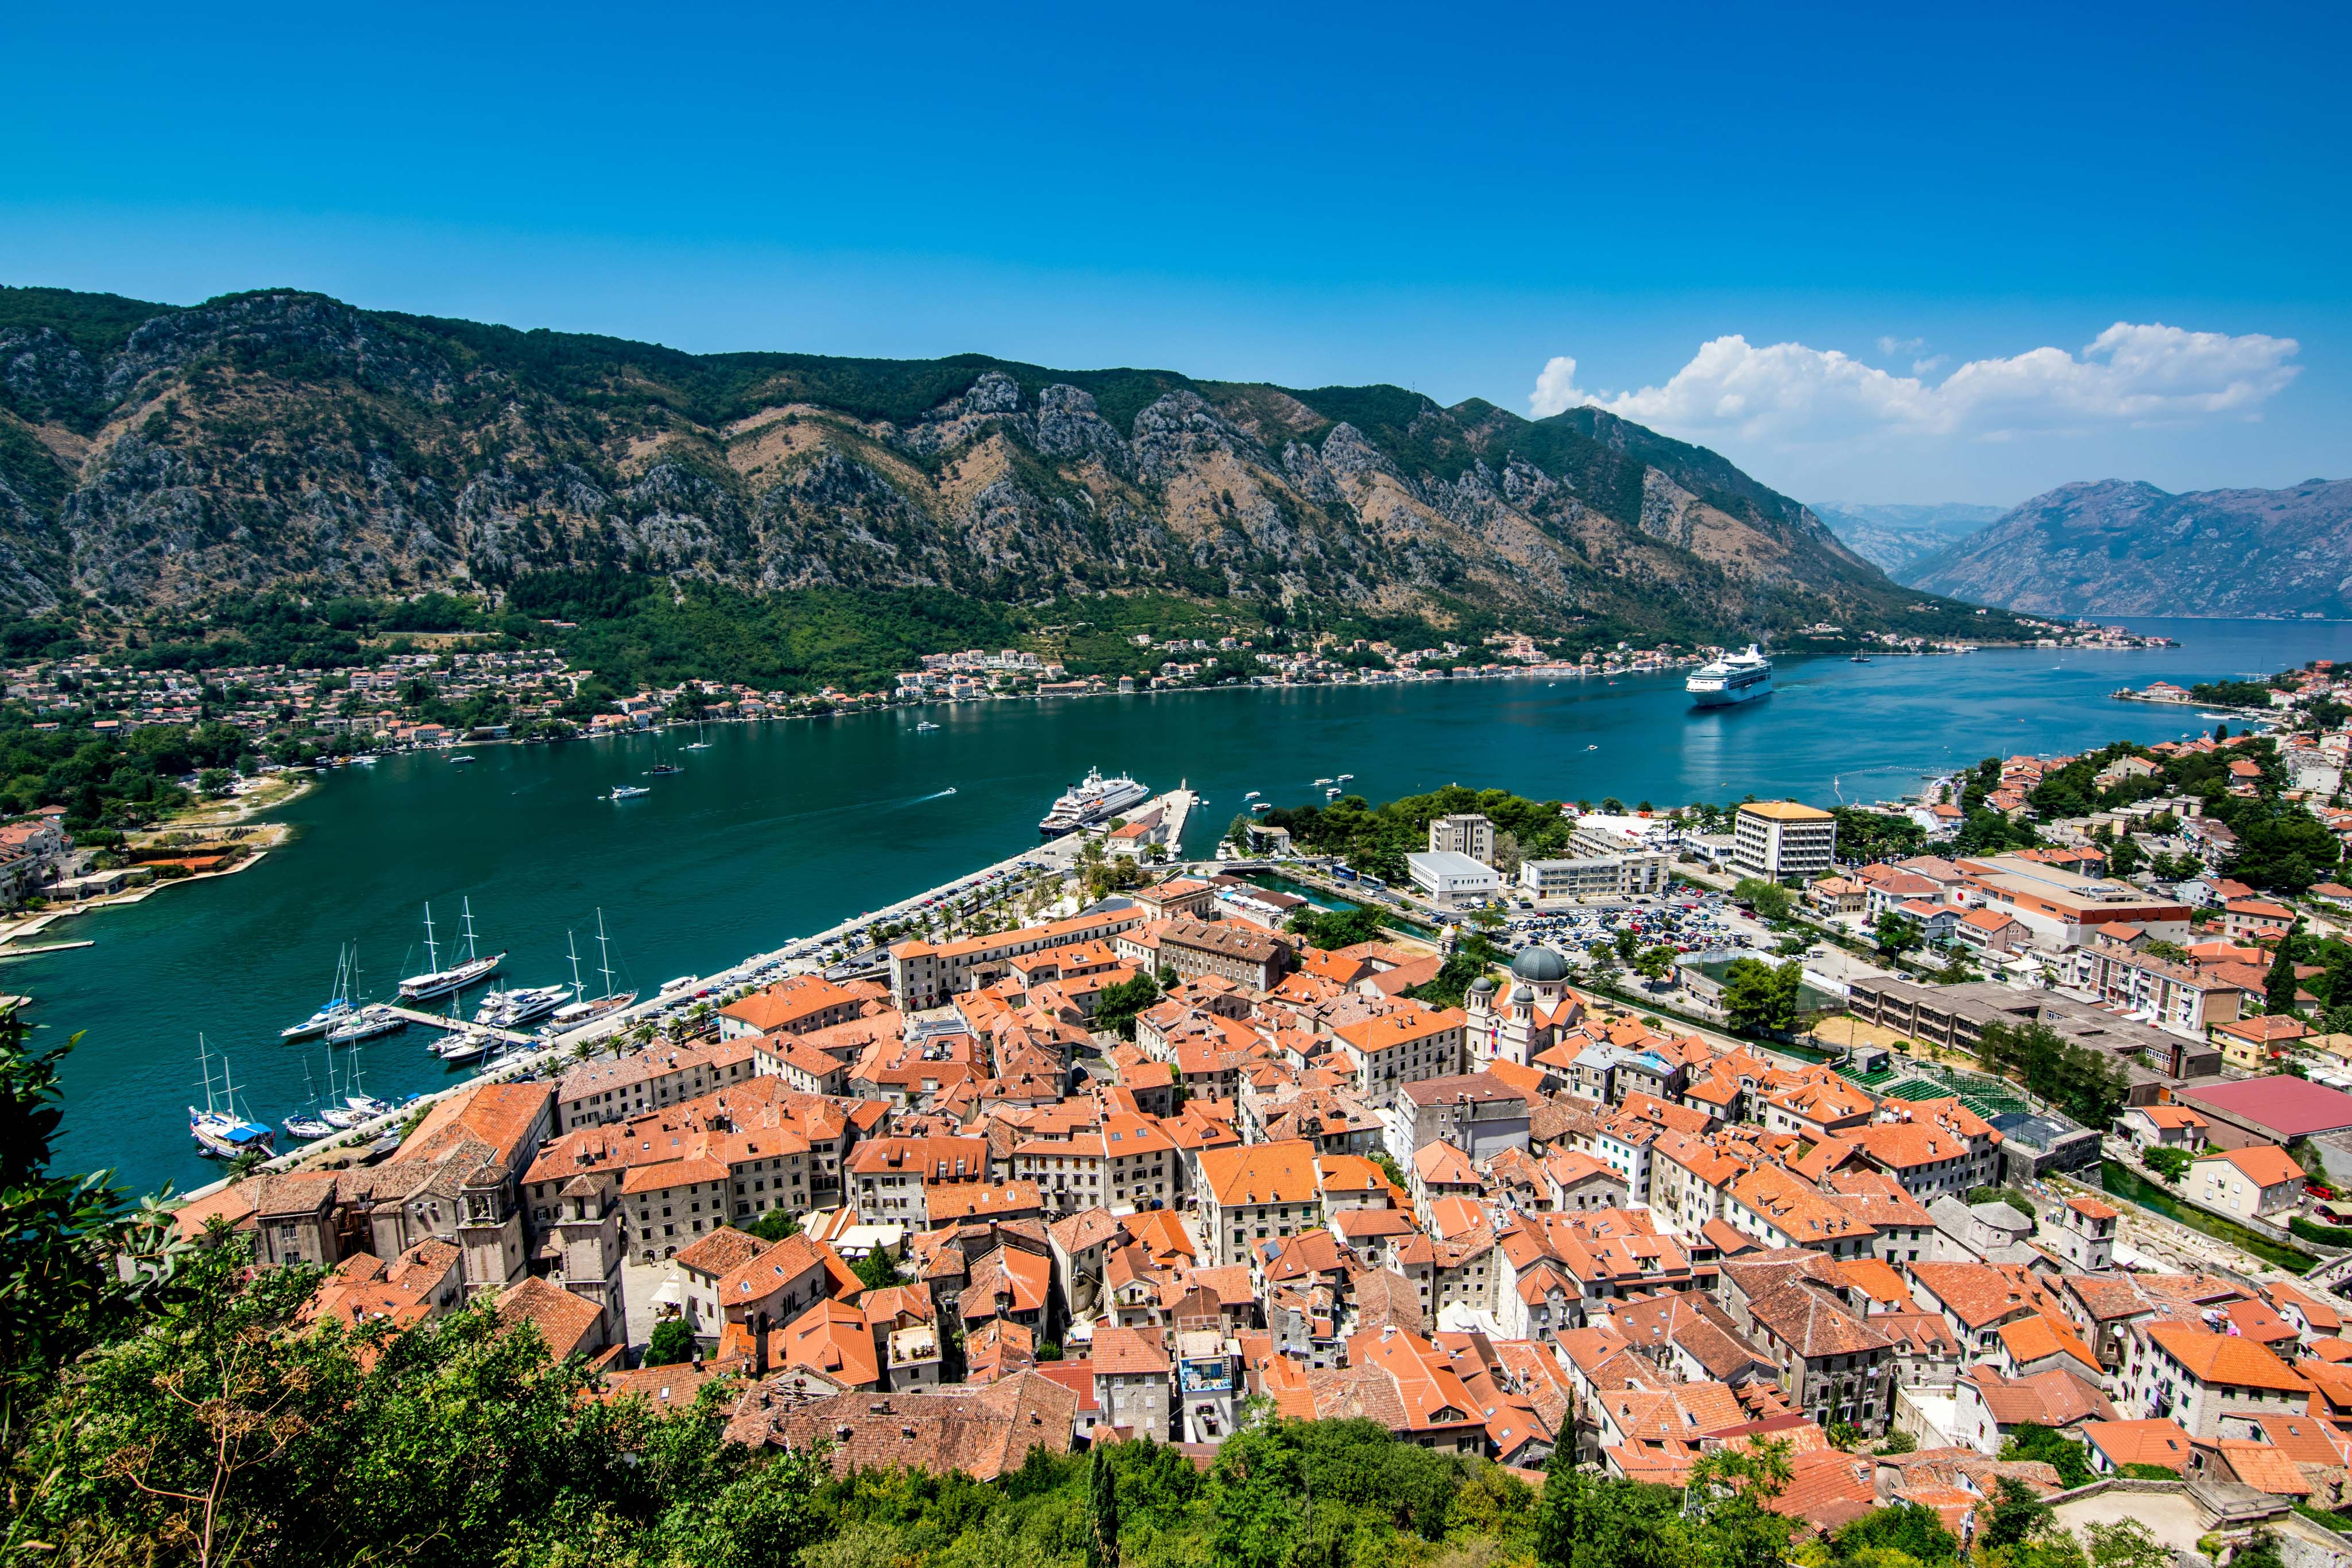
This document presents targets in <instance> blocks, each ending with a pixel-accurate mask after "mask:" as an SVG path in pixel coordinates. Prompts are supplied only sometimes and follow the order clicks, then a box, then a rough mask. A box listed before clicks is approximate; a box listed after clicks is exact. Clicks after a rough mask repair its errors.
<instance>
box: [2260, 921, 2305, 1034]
mask: <svg viewBox="0 0 2352 1568" xmlns="http://www.w3.org/2000/svg"><path fill="white" fill-rule="evenodd" d="M2302 929H2303V922H2302V921H2301V920H2300V919H2297V920H2295V921H2294V923H2293V924H2292V925H2289V926H2288V927H2287V932H2286V935H2285V936H2284V937H2282V938H2280V940H2279V945H2278V951H2277V952H2276V953H2274V954H2273V955H2272V956H2271V968H2270V973H2269V974H2268V975H2266V976H2264V977H2263V1011H2264V1012H2269V1013H2291V1012H2293V1011H2294V993H2295V979H2294V939H2295V936H2296V935H2297V934H2298V933H2299V932H2301V931H2302Z"/></svg>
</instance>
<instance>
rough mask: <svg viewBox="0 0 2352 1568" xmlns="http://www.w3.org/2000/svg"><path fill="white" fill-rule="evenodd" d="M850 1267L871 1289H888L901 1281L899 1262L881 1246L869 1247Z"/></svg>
mask: <svg viewBox="0 0 2352 1568" xmlns="http://www.w3.org/2000/svg"><path fill="white" fill-rule="evenodd" d="M849 1268H850V1271H851V1272H852V1273H854V1274H856V1276H857V1279H858V1282H859V1283H861V1284H863V1285H864V1286H865V1287H866V1289H867V1290H869V1291H887V1290H888V1289H889V1288H890V1287H891V1286H893V1285H895V1284H898V1282H899V1279H898V1262H897V1261H896V1260H894V1259H892V1258H891V1256H890V1254H889V1253H887V1252H886V1251H884V1250H883V1249H881V1248H879V1247H874V1248H869V1249H866V1255H865V1256H864V1257H862V1258H859V1259H858V1260H856V1261H855V1262H853V1263H851V1264H850V1266H849Z"/></svg>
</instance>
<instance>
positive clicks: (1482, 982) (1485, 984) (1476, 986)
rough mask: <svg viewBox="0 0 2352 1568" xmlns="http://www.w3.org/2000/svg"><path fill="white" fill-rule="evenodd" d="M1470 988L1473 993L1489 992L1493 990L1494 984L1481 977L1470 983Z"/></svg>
mask: <svg viewBox="0 0 2352 1568" xmlns="http://www.w3.org/2000/svg"><path fill="white" fill-rule="evenodd" d="M1470 988H1471V989H1472V990H1474V991H1491V990H1493V989H1494V988H1495V982H1494V981H1492V980H1490V979H1488V978H1487V977H1486V976H1484V975H1481V976H1479V977H1477V978H1476V979H1475V980H1473V981H1471V982H1470Z"/></svg>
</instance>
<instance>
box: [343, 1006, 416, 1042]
mask: <svg viewBox="0 0 2352 1568" xmlns="http://www.w3.org/2000/svg"><path fill="white" fill-rule="evenodd" d="M407 1027H408V1020H407V1019H404V1018H402V1017H401V1016H400V1015H399V1014H398V1013H396V1012H394V1011H393V1010H392V1009H391V1008H390V1007H389V1006H387V1005H386V1004H384V1003H383V1002H370V1003H369V1004H368V1005H367V1006H365V1007H363V1008H360V1009H355V1010H354V1011H353V1012H352V1016H351V1017H350V1018H349V1019H346V1020H345V1021H343V1022H342V1023H340V1024H337V1025H336V1026H335V1027H334V1028H332V1029H331V1030H328V1031H327V1043H328V1044H329V1045H357V1044H358V1043H359V1042H360V1041H362V1040H373V1039H374V1038H375V1037H376V1036H378V1035H380V1034H391V1033H393V1032H394V1031H395V1030H404V1029H406V1028H407Z"/></svg>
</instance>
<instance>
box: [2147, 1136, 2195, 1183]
mask: <svg viewBox="0 0 2352 1568" xmlns="http://www.w3.org/2000/svg"><path fill="white" fill-rule="evenodd" d="M2139 1163H2140V1164H2142V1165H2144V1166H2147V1168H2148V1169H2150V1170H2152V1171H2154V1172H2155V1173H2156V1174H2157V1175H2158V1176H2161V1177H2162V1178H2163V1179H2164V1180H2166V1181H2168V1182H2178V1181H2179V1179H2180V1178H2181V1177H2182V1176H2187V1175H2188V1174H2189V1151H2188V1150H2187V1149H2174V1148H2168V1147H2166V1146H2165V1145H2161V1144H2150V1145H2148V1146H2147V1153H2146V1154H2144V1155H2140V1157H2139Z"/></svg>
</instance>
